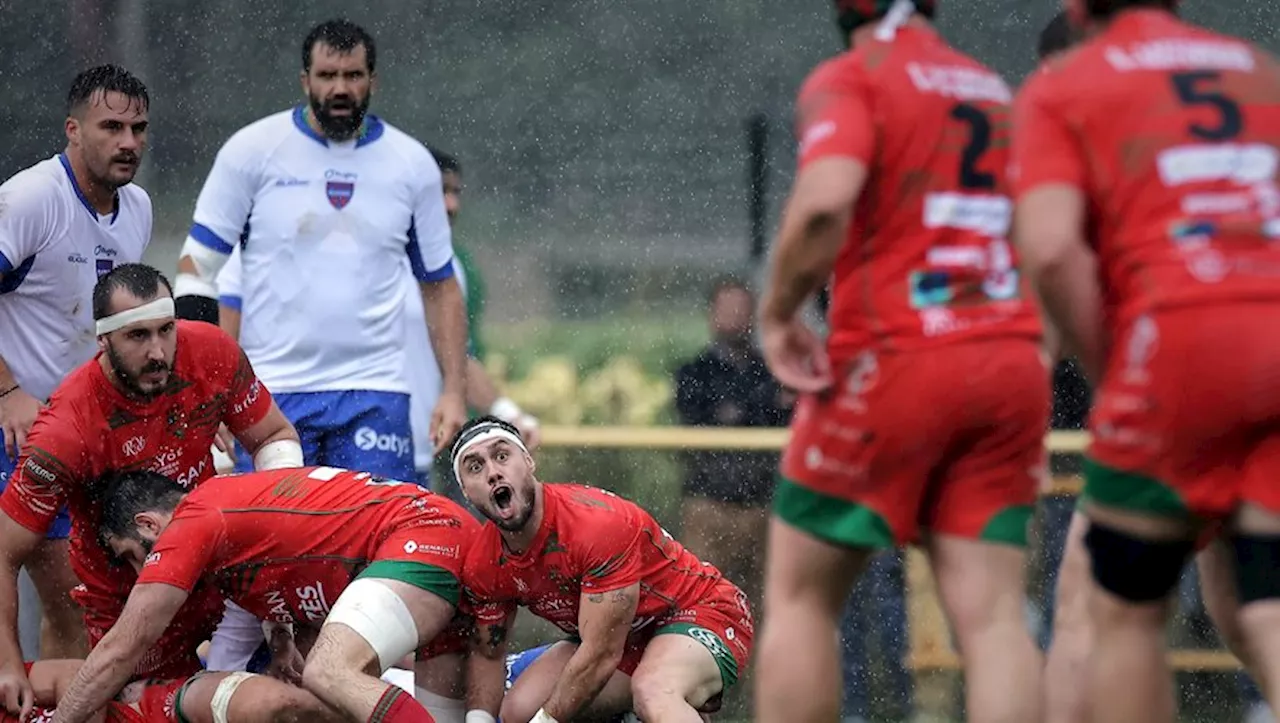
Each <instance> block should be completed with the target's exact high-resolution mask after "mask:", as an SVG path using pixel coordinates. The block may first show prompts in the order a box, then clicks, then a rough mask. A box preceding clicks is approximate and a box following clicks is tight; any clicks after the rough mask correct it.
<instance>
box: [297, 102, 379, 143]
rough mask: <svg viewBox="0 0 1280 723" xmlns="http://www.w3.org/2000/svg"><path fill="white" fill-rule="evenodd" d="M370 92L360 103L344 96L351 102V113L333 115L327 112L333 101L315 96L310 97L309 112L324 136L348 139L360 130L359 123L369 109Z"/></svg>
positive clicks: (333, 138) (362, 121)
mask: <svg viewBox="0 0 1280 723" xmlns="http://www.w3.org/2000/svg"><path fill="white" fill-rule="evenodd" d="M371 99H372V94H370V95H368V96H365V99H364V100H363V101H361V102H360V103H355V102H353V101H351V99H350V98H344V99H343V100H346V101H347V102H349V103H351V114H350V115H346V116H335V115H333V114H331V113H330V112H329V109H330V108H331V107H332V106H333V101H332V100H329V101H322V100H320V99H319V98H316V97H315V96H312V98H311V114H312V115H313V116H315V119H316V124H317V125H319V126H320V130H322V131H323V132H324V135H325V137H326V138H329V139H330V140H335V141H345V140H350V138H351V136H353V135H355V134H356V132H357V131H359V130H360V124H362V123H364V116H365V114H366V113H368V111H369V101H370V100H371Z"/></svg>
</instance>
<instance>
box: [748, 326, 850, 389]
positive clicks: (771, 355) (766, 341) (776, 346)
mask: <svg viewBox="0 0 1280 723" xmlns="http://www.w3.org/2000/svg"><path fill="white" fill-rule="evenodd" d="M760 332H761V341H762V346H763V350H764V360H765V363H766V364H768V366H769V371H770V372H772V373H773V376H774V378H775V379H777V380H778V383H779V384H781V385H782V386H784V387H786V388H788V389H791V390H794V391H796V392H799V393H801V394H815V393H817V392H820V391H822V390H824V389H826V388H827V387H829V386H831V381H832V376H831V360H830V359H829V358H828V357H827V348H826V345H825V344H824V343H823V341H822V339H821V337H819V336H818V335H817V333H816V332H814V330H813V329H810V328H809V327H808V326H807V325H805V323H804V322H802V321H800V320H799V319H791V320H788V321H772V320H768V319H764V320H761V322H760Z"/></svg>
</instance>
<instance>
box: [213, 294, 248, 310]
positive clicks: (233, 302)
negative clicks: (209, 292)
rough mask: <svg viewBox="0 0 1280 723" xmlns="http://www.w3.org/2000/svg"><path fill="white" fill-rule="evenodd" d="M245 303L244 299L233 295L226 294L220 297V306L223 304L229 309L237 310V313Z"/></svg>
mask: <svg viewBox="0 0 1280 723" xmlns="http://www.w3.org/2000/svg"><path fill="white" fill-rule="evenodd" d="M243 302H244V299H242V298H240V297H239V296H232V295H231V294H226V295H224V296H219V297H218V303H219V304H222V305H223V306H225V307H227V308H228V309H235V310H236V311H239V310H240V306H241V304H242V303H243Z"/></svg>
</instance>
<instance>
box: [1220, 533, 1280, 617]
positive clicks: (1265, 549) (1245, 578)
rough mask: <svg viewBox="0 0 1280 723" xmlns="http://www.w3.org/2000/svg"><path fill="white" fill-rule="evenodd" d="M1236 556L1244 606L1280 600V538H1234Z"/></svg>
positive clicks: (1238, 585) (1238, 587) (1238, 589)
mask: <svg viewBox="0 0 1280 723" xmlns="http://www.w3.org/2000/svg"><path fill="white" fill-rule="evenodd" d="M1231 546H1232V548H1233V549H1234V550H1235V553H1236V560H1235V563H1236V590H1237V591H1238V592H1237V594H1238V595H1239V596H1240V604H1241V605H1248V604H1249V603H1252V602H1259V601H1261V600H1275V599H1277V598H1280V575H1278V574H1276V570H1277V567H1276V565H1280V536H1278V535H1233V536H1232V537H1231Z"/></svg>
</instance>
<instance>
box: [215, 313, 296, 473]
mask: <svg viewBox="0 0 1280 723" xmlns="http://www.w3.org/2000/svg"><path fill="white" fill-rule="evenodd" d="M221 339H222V341H221V343H220V345H219V346H220V348H219V349H218V352H217V353H218V355H219V356H220V357H221V358H222V359H223V362H224V363H223V365H221V366H220V368H222V369H234V370H235V371H234V372H233V374H232V377H231V381H230V383H229V385H228V388H227V400H228V402H227V404H226V406H225V407H223V416H222V423H223V424H225V425H227V429H228V430H229V431H230V432H231V434H232V435H234V436H235V438H236V439H237V440H239V441H240V444H241V445H243V446H244V448H245V450H246V451H247V452H248V453H249V454H250V456H252V457H253V467H254V469H258V470H266V469H279V468H282V467H301V466H302V462H303V458H302V442H301V440H300V438H299V437H298V430H296V429H294V427H293V424H292V423H291V422H290V421H289V420H288V419H287V418H286V417H285V416H284V413H283V412H281V411H280V407H278V406H277V405H276V402H275V400H274V399H272V398H271V392H270V391H268V390H267V387H266V385H264V384H263V383H262V382H261V381H260V380H259V379H258V376H257V374H255V373H254V371H253V365H252V364H250V363H249V358H248V357H246V356H245V355H244V352H243V351H241V350H240V347H239V346H237V345H236V344H235V342H234V341H233V340H231V339H230V338H228V337H227V336H225V335H221Z"/></svg>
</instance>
